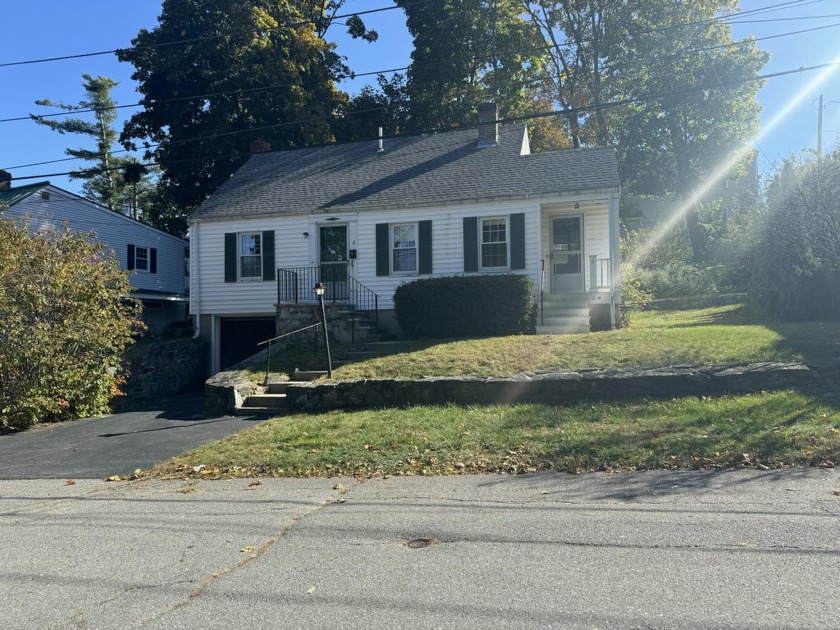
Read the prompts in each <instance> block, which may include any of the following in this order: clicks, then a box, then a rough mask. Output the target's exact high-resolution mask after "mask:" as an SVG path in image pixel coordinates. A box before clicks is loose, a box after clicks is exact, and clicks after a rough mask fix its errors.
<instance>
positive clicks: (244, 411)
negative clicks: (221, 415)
mask: <svg viewBox="0 0 840 630" xmlns="http://www.w3.org/2000/svg"><path fill="white" fill-rule="evenodd" d="M286 411H287V409H286V408H285V407H235V408H234V410H233V412H232V413H233V415H234V416H265V417H266V418H268V417H270V416H278V415H280V414H281V413H285V412H286Z"/></svg>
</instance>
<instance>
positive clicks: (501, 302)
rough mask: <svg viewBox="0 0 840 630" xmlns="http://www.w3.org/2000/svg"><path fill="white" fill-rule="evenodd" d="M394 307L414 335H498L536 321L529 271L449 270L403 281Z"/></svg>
mask: <svg viewBox="0 0 840 630" xmlns="http://www.w3.org/2000/svg"><path fill="white" fill-rule="evenodd" d="M394 309H395V311H396V315H397V320H398V321H399V324H400V327H402V329H403V332H405V334H406V335H408V336H409V337H412V338H415V339H416V338H419V337H434V338H452V337H493V336H500V335H515V334H522V333H526V332H529V331H530V330H532V329H533V326H534V317H535V302H534V285H533V283H532V282H531V279H530V278H529V277H528V276H522V275H515V274H508V275H493V276H450V277H444V278H426V279H423V280H416V281H414V282H409V283H406V284H401V285H400V286H399V287H397V290H396V291H395V292H394Z"/></svg>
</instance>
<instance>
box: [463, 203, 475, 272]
mask: <svg viewBox="0 0 840 630" xmlns="http://www.w3.org/2000/svg"><path fill="white" fill-rule="evenodd" d="M464 271H465V272H470V271H478V217H464Z"/></svg>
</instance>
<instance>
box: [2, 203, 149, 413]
mask: <svg viewBox="0 0 840 630" xmlns="http://www.w3.org/2000/svg"><path fill="white" fill-rule="evenodd" d="M129 290H130V287H129V283H128V276H127V273H126V272H125V271H120V269H119V266H118V264H117V261H116V259H115V258H114V256H113V254H112V252H110V251H106V249H105V247H104V246H103V245H102V244H101V243H97V242H96V241H95V240H94V239H93V238H92V236H91V235H88V234H79V233H74V232H72V231H70V230H69V229H68V228H67V227H65V228H64V229H62V230H59V231H57V232H39V233H36V234H32V233H30V232H29V231H28V230H27V227H26V225H25V224H19V223H17V222H14V221H12V220H9V219H2V218H0V427H4V428H8V427H26V426H29V425H32V424H35V423H37V422H43V421H51V420H65V419H71V418H78V417H81V416H90V415H95V414H99V413H102V412H104V411H106V410H107V409H108V401H109V399H110V398H111V397H112V396H114V395H115V394H116V393H117V385H118V384H119V375H118V373H117V372H116V371H115V368H117V367H118V366H119V363H120V361H119V359H120V355H121V353H122V351H123V349H124V348H125V347H126V346H127V345H128V344H129V343H130V341H131V334H132V330H133V327H134V325H135V322H136V313H137V310H136V309H137V306H136V305H135V304H134V303H133V301H128V300H126V299H124V297H123V296H125V294H127V293H128V291H129Z"/></svg>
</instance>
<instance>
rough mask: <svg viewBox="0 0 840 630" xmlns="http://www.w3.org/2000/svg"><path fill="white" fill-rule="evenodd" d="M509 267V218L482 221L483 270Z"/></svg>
mask: <svg viewBox="0 0 840 630" xmlns="http://www.w3.org/2000/svg"><path fill="white" fill-rule="evenodd" d="M507 266H508V225H507V218H505V217H498V218H493V219H481V268H482V269H502V268H505V269H506V268H507Z"/></svg>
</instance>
